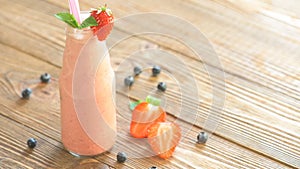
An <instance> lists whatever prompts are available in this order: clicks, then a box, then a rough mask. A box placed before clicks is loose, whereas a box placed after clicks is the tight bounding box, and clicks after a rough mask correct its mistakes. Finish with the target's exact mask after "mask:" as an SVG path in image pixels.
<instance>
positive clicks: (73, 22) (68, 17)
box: [54, 13, 80, 28]
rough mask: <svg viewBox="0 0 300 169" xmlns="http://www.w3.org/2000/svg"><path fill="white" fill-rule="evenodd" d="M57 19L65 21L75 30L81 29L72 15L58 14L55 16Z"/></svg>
mask: <svg viewBox="0 0 300 169" xmlns="http://www.w3.org/2000/svg"><path fill="white" fill-rule="evenodd" d="M54 16H55V17H56V18H57V19H59V20H62V21H64V22H65V23H67V24H68V25H70V26H71V27H73V28H79V27H80V26H79V24H78V22H77V20H76V19H75V17H74V15H72V14H70V13H58V14H55V15H54Z"/></svg>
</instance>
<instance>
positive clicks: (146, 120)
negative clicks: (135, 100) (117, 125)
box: [130, 102, 166, 138]
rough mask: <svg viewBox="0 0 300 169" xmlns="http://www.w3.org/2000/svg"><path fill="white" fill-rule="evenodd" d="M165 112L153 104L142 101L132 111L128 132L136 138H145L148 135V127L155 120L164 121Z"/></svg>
mask: <svg viewBox="0 0 300 169" xmlns="http://www.w3.org/2000/svg"><path fill="white" fill-rule="evenodd" d="M165 120H166V113H165V112H164V111H163V109H162V108H161V107H159V106H153V105H152V104H149V103H147V102H142V103H140V104H139V105H137V106H136V107H135V109H134V110H133V112H132V121H131V124H130V134H131V135H132V136H133V137H136V138H145V137H147V135H148V132H147V130H148V127H150V126H151V125H152V124H153V123H156V122H164V121H165Z"/></svg>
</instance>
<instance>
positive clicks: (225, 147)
mask: <svg viewBox="0 0 300 169" xmlns="http://www.w3.org/2000/svg"><path fill="white" fill-rule="evenodd" d="M1 49H4V47H3V46H2V48H1ZM2 52H3V53H5V54H4V57H2V58H1V59H2V60H3V63H2V65H3V66H2V69H1V71H2V74H5V72H6V71H8V72H10V71H9V70H14V75H15V76H11V77H10V78H9V79H7V80H9V81H12V80H13V81H15V82H14V83H12V82H11V83H8V81H6V80H3V81H2V83H1V84H2V85H1V86H3V89H8V90H1V91H3V95H4V96H5V97H3V98H2V99H1V103H2V105H3V106H4V105H5V109H7V110H6V111H3V110H4V108H2V109H1V110H2V112H1V113H2V114H4V115H5V116H8V117H9V118H12V119H15V120H16V121H18V122H20V123H22V124H25V125H26V126H30V127H32V128H33V129H34V130H35V131H38V132H40V133H43V135H45V136H47V138H48V137H49V138H53V140H55V141H56V143H55V144H56V145H59V146H60V147H61V146H62V145H61V144H60V143H59V140H60V138H59V137H60V136H59V130H60V128H59V126H60V124H59V110H58V107H59V105H58V103H57V102H58V101H59V99H58V95H57V94H58V93H57V92H58V91H57V87H51V88H50V89H51V90H50V91H51V92H50V93H52V92H54V93H56V94H54V95H53V96H54V97H55V98H54V99H53V98H52V99H51V100H54V102H50V103H51V104H50V105H49V101H50V100H49V97H44V95H40V94H39V90H37V91H35V92H34V95H33V97H32V98H31V100H30V101H29V102H26V103H24V102H23V103H22V104H23V106H22V107H19V106H17V105H18V104H20V103H18V102H17V103H16V102H15V101H16V100H18V98H19V96H18V93H19V91H20V90H21V88H20V83H24V81H25V82H26V81H32V79H34V77H36V76H38V73H36V72H34V73H33V72H32V71H34V70H38V69H41V67H44V68H46V67H49V66H47V64H46V63H43V62H41V61H39V60H34V59H30V56H28V55H26V54H22V53H19V52H17V51H14V50H13V49H10V48H6V50H5V51H1V53H2ZM12 54H15V55H12ZM20 56H21V57H20ZM17 58H19V60H18V59H17ZM15 61H16V62H17V63H19V62H22V63H23V64H24V65H30V66H27V68H26V67H18V66H13V65H14V64H13V63H14V62H15ZM37 63H38V64H37ZM38 66H41V67H38ZM35 67H37V68H35ZM29 68H30V70H28V69H29ZM48 69H49V70H52V71H54V70H55V71H54V72H51V73H52V75H53V76H54V77H57V76H58V75H57V74H58V72H57V69H56V68H51V66H50V67H49V68H48ZM18 72H22V75H23V77H22V76H17V75H18ZM35 74H36V75H35ZM13 77H15V78H13ZM18 78H23V79H22V80H21V82H20V79H18ZM1 79H4V78H1ZM24 79H25V80H24ZM145 84H147V83H146V82H145ZM52 85H53V86H57V81H55V80H54V81H52V83H50V84H49V86H52ZM151 86H152V85H151ZM146 89H147V88H146ZM48 90H49V88H48ZM52 90H53V91H52ZM171 93H172V92H171ZM1 95H2V94H1ZM50 95H51V94H50ZM6 97H8V98H9V99H8V100H7V99H5V98H6ZM41 100H42V101H41ZM121 100H122V99H121ZM41 103H45V105H43V106H41ZM34 105H38V106H35V107H34V108H30V107H33V106H34ZM11 107H15V108H14V109H11ZM29 108H30V109H29ZM121 108H122V110H121V112H127V113H129V111H128V107H127V103H125V104H124V106H122V107H121ZM12 112H13V113H12ZM24 113H25V114H26V116H24ZM203 113H204V111H203ZM123 116H125V117H128V116H130V115H129V114H128V115H122V117H123ZM37 119H39V121H36V120H37ZM43 119H45V120H43ZM118 119H119V120H121V121H119V124H122V120H124V119H123V118H121V117H120V116H118ZM32 121H35V122H32ZM202 121H203V119H202ZM124 123H125V124H127V125H128V124H129V121H128V119H127V121H123V124H124ZM182 124H185V123H182ZM185 125H186V128H189V127H190V124H185ZM49 126H52V127H51V128H50V127H49ZM119 127H120V128H122V127H124V125H119ZM182 127H184V126H182ZM121 131H122V132H125V133H126V132H128V131H124V130H121ZM198 131H199V128H193V129H192V130H191V132H190V133H189V137H187V138H190V139H188V140H187V142H186V143H185V142H183V143H182V145H180V146H179V149H178V150H179V151H180V150H181V151H183V150H184V151H183V152H184V153H183V154H182V153H181V152H179V151H178V152H177V153H176V156H175V157H174V158H173V159H171V160H168V161H164V160H161V159H158V158H150V159H151V160H149V158H146V159H130V160H129V161H128V163H126V166H127V167H129V168H134V167H135V166H144V167H149V166H151V165H156V166H164V167H165V168H181V166H185V167H187V168H189V167H193V166H194V167H195V166H202V167H204V168H209V167H211V166H215V167H214V168H228V165H230V166H233V167H235V168H241V167H247V166H248V168H257V167H258V168H261V167H264V168H268V167H270V168H273V167H274V166H281V164H280V163H277V162H274V161H272V160H271V161H270V159H268V158H266V157H264V156H261V155H258V154H256V153H254V152H251V151H249V150H248V149H246V148H243V147H240V146H238V145H236V144H234V143H232V142H228V141H227V140H224V139H223V138H219V137H217V136H214V137H213V138H212V139H211V141H210V142H209V144H208V145H207V146H206V147H205V151H203V150H202V149H201V148H200V149H196V148H193V145H194V146H196V147H198V146H197V145H195V144H194V142H195V140H194V138H195V136H196V134H197V132H198ZM122 132H120V133H122ZM123 134H124V133H123ZM126 135H127V134H126ZM16 137H18V136H16ZM125 138H126V137H125ZM124 140H125V139H124ZM124 140H123V139H122V137H121V138H120V139H119V140H118V143H117V145H122V143H124V142H125V141H124ZM220 143H222V144H220ZM225 143H226V144H225ZM216 148H217V150H216ZM229 150H230V151H229ZM239 152H241V154H240V153H239ZM195 153H196V154H197V156H194V158H195V160H192V159H193V158H192V157H190V156H187V154H194V155H196V154H195ZM206 156H208V157H209V158H208V157H206ZM240 156H243V157H244V158H245V159H247V160H246V161H244V162H241V161H240V160H239V157H240ZM187 157H188V159H190V158H191V160H192V161H193V163H192V165H190V164H189V161H187ZM246 157H248V158H246ZM198 158H201V159H203V160H201V161H199V162H198ZM262 158H263V159H265V161H266V163H265V164H264V165H265V166H260V163H257V161H256V159H262ZM97 159H99V160H100V161H103V162H105V163H108V164H109V165H114V166H115V165H116V166H117V167H118V166H119V167H120V165H117V164H116V163H115V155H114V154H105V155H104V156H100V157H98V158H97ZM218 161H221V162H218ZM267 161H269V163H267ZM57 165H59V164H57Z"/></svg>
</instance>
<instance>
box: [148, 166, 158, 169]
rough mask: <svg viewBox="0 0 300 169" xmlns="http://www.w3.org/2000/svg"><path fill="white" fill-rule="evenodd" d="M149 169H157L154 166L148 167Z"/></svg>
mask: <svg viewBox="0 0 300 169" xmlns="http://www.w3.org/2000/svg"><path fill="white" fill-rule="evenodd" d="M149 169H158V168H157V167H155V166H152V167H150V168H149Z"/></svg>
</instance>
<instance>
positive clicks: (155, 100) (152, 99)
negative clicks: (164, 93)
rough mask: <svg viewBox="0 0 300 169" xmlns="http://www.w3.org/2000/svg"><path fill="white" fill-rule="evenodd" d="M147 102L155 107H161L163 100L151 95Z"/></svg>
mask: <svg viewBox="0 0 300 169" xmlns="http://www.w3.org/2000/svg"><path fill="white" fill-rule="evenodd" d="M146 102H147V103H150V104H152V105H154V106H159V105H160V103H161V100H160V99H158V98H155V97H153V96H150V95H149V96H147V97H146Z"/></svg>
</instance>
